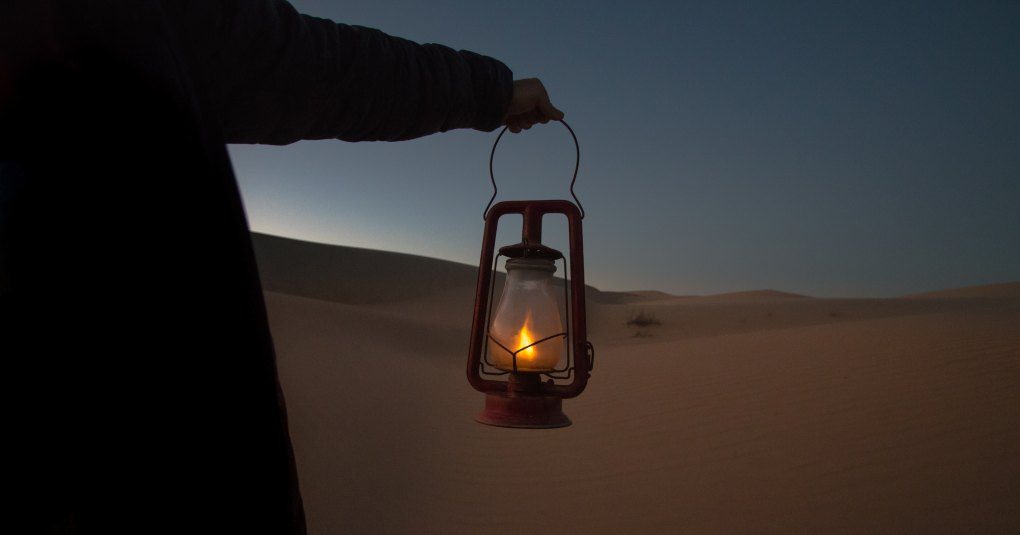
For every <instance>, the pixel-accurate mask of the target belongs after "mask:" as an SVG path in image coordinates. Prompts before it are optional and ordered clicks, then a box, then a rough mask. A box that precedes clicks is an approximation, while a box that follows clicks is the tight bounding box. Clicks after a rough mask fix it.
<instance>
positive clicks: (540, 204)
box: [467, 121, 595, 428]
mask: <svg viewBox="0 0 1020 535" xmlns="http://www.w3.org/2000/svg"><path fill="white" fill-rule="evenodd" d="M561 122H562V121H561ZM563 125H564V126H566V128H567V130H568V131H569V132H570V135H571V136H572V137H573V138H574V146H575V148H576V150H577V160H576V162H575V165H574V176H573V179H572V180H571V182H570V194H571V196H572V197H573V198H574V201H575V202H576V203H577V204H574V203H572V202H570V201H567V200H541V201H504V202H500V203H497V204H496V205H492V201H493V200H494V199H495V198H496V193H497V192H498V190H497V188H496V179H495V176H494V175H493V173H492V160H493V157H494V156H495V153H496V145H498V144H499V140H500V139H501V138H502V137H503V134H505V133H506V128H504V129H503V131H502V132H500V133H499V136H497V137H496V142H495V143H494V144H493V146H492V154H490V156H489V176H490V178H491V180H492V187H493V194H492V198H491V199H490V200H489V206H487V207H486V210H485V214H484V220H485V230H484V233H483V238H482V254H481V260H480V262H479V268H478V285H477V289H476V295H475V308H474V317H473V320H472V325H471V340H470V344H469V347H468V365H467V376H468V382H470V383H471V386H473V387H474V388H475V389H476V390H478V391H479V392H482V393H483V394H485V409H484V410H483V411H482V412H481V413H480V414H479V415H478V416H477V417H476V418H475V420H477V421H478V422H481V423H484V424H488V425H494V426H500V427H525V428H549V427H564V426H567V425H570V419H569V418H567V416H566V415H565V414H564V413H563V409H562V400H563V399H566V398H573V397H576V396H578V395H579V394H581V392H582V391H583V390H584V388H585V386H586V385H587V382H588V377H589V376H590V373H591V369H592V366H593V364H594V357H595V352H594V348H593V346H592V344H591V343H590V342H588V340H587V330H586V324H585V318H586V316H585V305H584V252H583V243H582V236H581V220H582V219H583V218H584V209H583V208H582V207H581V203H580V201H579V200H578V199H577V195H575V194H574V182H576V181H577V170H578V166H579V164H580V155H581V151H580V146H579V145H578V144H577V137H576V136H575V135H574V131H573V130H572V129H571V128H570V126H569V125H567V123H565V122H563ZM508 214H520V215H521V216H522V217H523V226H522V232H521V234H522V235H521V241H520V242H519V243H516V244H511V245H506V246H504V247H501V248H500V249H499V251H498V254H497V253H496V249H495V247H496V244H495V241H496V229H497V227H498V225H499V219H500V218H501V217H503V216H505V215H508ZM546 214H562V215H563V216H565V217H566V219H567V228H568V237H569V253H570V254H569V258H567V257H564V255H563V253H561V252H560V251H557V250H556V249H553V248H551V247H548V246H545V245H543V244H542V218H543V216H545V215H546ZM500 257H505V258H506V262H505V265H506V271H507V276H506V284H505V286H504V288H503V293H502V295H501V297H500V299H499V303H498V304H497V305H495V306H494V304H493V303H492V301H493V296H494V293H495V287H494V282H495V281H494V274H495V272H496V267H497V265H498V262H499V258H500ZM559 266H562V268H563V270H562V273H563V278H564V280H563V288H562V292H563V294H562V295H563V303H562V306H561V304H560V303H559V302H558V299H557V295H558V294H559V292H560V291H561V290H560V289H559V288H557V286H558V284H557V283H556V281H555V279H554V274H555V273H556V271H557V270H558V267H559ZM493 311H494V312H493ZM487 377H488V378H487Z"/></svg>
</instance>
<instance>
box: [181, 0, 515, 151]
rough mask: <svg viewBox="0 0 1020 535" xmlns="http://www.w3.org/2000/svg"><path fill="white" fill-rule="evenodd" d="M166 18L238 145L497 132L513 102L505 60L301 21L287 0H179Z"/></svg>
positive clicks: (202, 90)
mask: <svg viewBox="0 0 1020 535" xmlns="http://www.w3.org/2000/svg"><path fill="white" fill-rule="evenodd" d="M165 11H166V13H167V15H168V20H169V21H170V24H171V26H173V28H174V29H175V30H176V33H177V35H178V36H179V39H180V46H181V47H182V48H183V52H184V58H185V61H186V63H187V64H188V69H189V71H190V72H191V73H192V78H193V81H194V83H195V85H196V86H197V87H196V89H197V91H198V92H199V93H200V94H201V95H202V96H203V100H204V102H205V107H206V108H207V109H208V110H209V112H210V113H213V114H215V115H216V118H217V120H218V122H219V123H220V125H221V126H222V129H223V133H224V135H225V137H226V140H227V142H228V143H268V144H276V145H283V144H287V143H292V142H294V141H297V140H301V139H327V138H339V139H343V140H347V141H366V140H386V141H395V140H401V139H411V138H416V137H420V136H424V135H428V134H432V133H435V132H445V131H447V130H451V129H454V128H475V129H478V130H484V131H491V130H493V129H495V128H496V127H498V126H499V125H500V124H501V122H502V120H503V116H504V114H505V112H506V109H507V107H508V106H509V103H510V98H511V96H512V91H513V73H511V72H510V69H508V68H507V67H506V65H504V64H502V63H501V62H499V61H497V60H495V59H492V58H489V57H486V56H482V55H479V54H475V53H473V52H469V51H466V50H461V51H456V50H453V49H451V48H448V47H445V46H442V45H438V44H425V45H419V44H417V43H413V42H411V41H408V40H406V39H401V38H398V37H392V36H389V35H386V34H384V33H382V32H380V31H378V30H374V29H371V28H364V27H359V26H349V25H345V24H337V23H334V22H332V21H329V20H325V19H320V18H315V17H310V16H307V15H302V14H299V13H298V12H297V11H295V10H294V8H293V7H292V6H291V5H290V4H289V3H287V2H285V1H283V0H248V1H243V0H197V1H190V2H189V1H185V2H180V1H177V2H167V3H166V4H165Z"/></svg>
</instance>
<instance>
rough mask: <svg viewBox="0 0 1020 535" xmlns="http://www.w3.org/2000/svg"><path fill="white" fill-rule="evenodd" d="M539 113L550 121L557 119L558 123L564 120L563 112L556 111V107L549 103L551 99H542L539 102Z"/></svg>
mask: <svg viewBox="0 0 1020 535" xmlns="http://www.w3.org/2000/svg"><path fill="white" fill-rule="evenodd" d="M543 96H544V95H543ZM538 111H539V112H541V113H542V115H544V116H546V117H548V118H550V119H555V120H557V121H559V120H561V119H563V112H562V111H560V110H558V109H556V107H555V106H553V105H552V102H549V97H545V98H542V99H540V100H539V101H538Z"/></svg>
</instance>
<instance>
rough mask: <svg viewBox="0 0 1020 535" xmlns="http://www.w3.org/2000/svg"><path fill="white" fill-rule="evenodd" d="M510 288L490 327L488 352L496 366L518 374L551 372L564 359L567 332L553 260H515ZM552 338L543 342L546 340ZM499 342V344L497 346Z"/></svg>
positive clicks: (508, 282) (508, 267) (508, 264)
mask: <svg viewBox="0 0 1020 535" xmlns="http://www.w3.org/2000/svg"><path fill="white" fill-rule="evenodd" d="M506 271H507V277H506V285H505V287H504V289H503V295H502V297H501V298H500V301H499V306H498V307H497V308H496V314H495V315H494V316H493V319H492V325H491V326H490V328H489V341H488V345H489V347H488V353H489V360H490V362H491V363H492V365H493V366H495V367H497V368H499V369H502V370H506V371H514V353H515V352H516V354H517V370H516V371H518V372H548V371H552V370H554V369H555V368H556V365H557V364H558V363H559V362H560V358H561V357H562V356H563V352H564V351H565V345H566V336H557V335H562V334H564V333H565V332H566V329H565V328H564V327H563V320H562V318H561V317H560V307H559V305H558V304H557V302H556V296H555V295H554V294H553V289H552V280H553V273H555V272H556V264H555V263H554V262H553V260H549V259H545V258H511V259H509V260H507V262H506ZM547 337H552V338H550V339H548V340H544V341H542V340H543V339H544V338H547ZM497 342H498V343H497Z"/></svg>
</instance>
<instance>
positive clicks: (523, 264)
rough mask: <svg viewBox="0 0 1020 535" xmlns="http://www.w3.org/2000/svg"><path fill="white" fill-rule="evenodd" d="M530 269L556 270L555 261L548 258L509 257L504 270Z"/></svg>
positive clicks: (551, 271)
mask: <svg viewBox="0 0 1020 535" xmlns="http://www.w3.org/2000/svg"><path fill="white" fill-rule="evenodd" d="M515 269H530V270H535V271H548V272H549V273H555V272H556V263H555V262H554V261H553V260H551V259H548V258H510V259H508V260H507V261H506V270H507V271H513V270H515Z"/></svg>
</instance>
